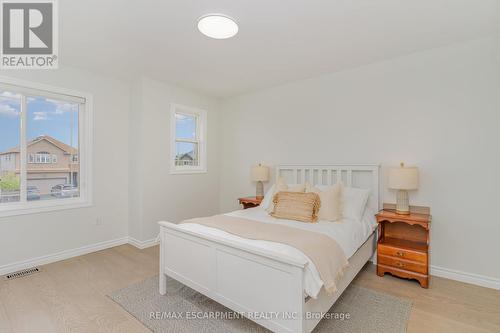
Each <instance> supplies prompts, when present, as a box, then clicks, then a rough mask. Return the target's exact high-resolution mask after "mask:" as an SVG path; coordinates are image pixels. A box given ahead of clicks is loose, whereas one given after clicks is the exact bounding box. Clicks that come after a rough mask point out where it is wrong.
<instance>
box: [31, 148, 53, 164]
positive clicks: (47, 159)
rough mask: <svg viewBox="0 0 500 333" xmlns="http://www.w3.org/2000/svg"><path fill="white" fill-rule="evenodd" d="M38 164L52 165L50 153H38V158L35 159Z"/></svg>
mask: <svg viewBox="0 0 500 333" xmlns="http://www.w3.org/2000/svg"><path fill="white" fill-rule="evenodd" d="M35 161H36V163H44V164H48V163H52V156H51V155H50V153H48V152H45V151H44V152H41V153H36V158H35Z"/></svg>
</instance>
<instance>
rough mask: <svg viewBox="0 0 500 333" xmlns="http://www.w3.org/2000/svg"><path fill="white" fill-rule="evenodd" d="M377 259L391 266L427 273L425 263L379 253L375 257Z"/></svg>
mask: <svg viewBox="0 0 500 333" xmlns="http://www.w3.org/2000/svg"><path fill="white" fill-rule="evenodd" d="M377 261H378V263H380V264H382V265H386V266H391V267H395V268H399V269H404V270H407V271H412V272H417V273H421V274H427V265H426V264H422V263H418V262H416V261H409V260H404V259H399V258H395V257H389V256H385V255H380V254H379V255H378V257H377Z"/></svg>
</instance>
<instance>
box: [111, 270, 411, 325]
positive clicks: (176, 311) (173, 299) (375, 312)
mask: <svg viewBox="0 0 500 333" xmlns="http://www.w3.org/2000/svg"><path fill="white" fill-rule="evenodd" d="M109 297H110V298H111V299H112V300H114V301H115V302H116V303H118V304H119V305H120V306H121V307H123V308H124V309H125V310H126V311H127V312H129V313H130V314H131V315H132V316H134V317H135V318H137V319H138V320H139V321H140V322H141V323H143V324H144V325H145V326H146V327H148V328H149V329H150V330H152V331H153V332H156V333H160V332H186V333H192V332H214V333H215V332H217V333H219V332H228V333H229V332H269V331H268V330H267V329H265V328H263V327H262V326H259V325H258V324H255V323H254V322H252V321H250V320H248V319H246V318H243V317H239V318H235V317H236V316H235V313H233V312H232V311H231V310H229V309H228V308H226V307H224V306H223V305H221V304H219V303H217V302H215V301H213V300H211V299H210V298H207V297H205V296H203V295H201V294H199V293H198V292H196V291H194V290H192V289H190V288H189V287H186V286H184V285H183V284H181V283H179V282H177V281H175V280H172V279H169V280H168V289H167V295H165V296H161V295H160V294H159V293H158V276H155V277H152V278H149V279H146V280H144V281H141V282H139V283H136V284H133V285H131V286H129V287H126V288H124V289H121V290H118V291H115V292H113V293H112V294H111V295H109ZM410 310H411V301H410V300H408V299H402V298H397V297H393V296H391V295H387V294H384V293H380V292H376V291H374V290H371V289H367V288H363V287H359V286H356V285H353V284H351V285H350V286H349V287H348V288H347V289H346V290H345V292H344V293H343V294H342V296H341V297H340V298H339V299H338V300H337V302H336V303H335V304H334V305H333V307H332V308H331V309H330V311H329V313H331V315H330V317H331V318H329V319H326V318H324V319H323V320H322V321H321V322H320V323H319V324H318V326H316V328H315V330H314V332H336V333H342V332H349V333H353V332H384V333H396V332H397V333H400V332H406V327H407V325H408V319H409V317H410ZM347 314H348V315H347ZM217 315H224V316H226V318H224V319H220V318H214V316H217ZM231 315H233V316H231ZM210 316H212V318H210Z"/></svg>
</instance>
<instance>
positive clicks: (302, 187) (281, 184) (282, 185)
mask: <svg viewBox="0 0 500 333" xmlns="http://www.w3.org/2000/svg"><path fill="white" fill-rule="evenodd" d="M305 191H306V184H298V185H294V186H288V184H287V183H286V181H285V179H284V178H283V177H280V178H278V181H277V182H276V186H275V187H274V193H273V200H271V203H270V204H269V207H268V208H267V212H268V213H269V214H271V213H272V212H273V211H274V196H275V195H276V193H279V192H305Z"/></svg>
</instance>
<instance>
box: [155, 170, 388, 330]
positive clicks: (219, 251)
mask: <svg viewBox="0 0 500 333" xmlns="http://www.w3.org/2000/svg"><path fill="white" fill-rule="evenodd" d="M378 173H379V167H378V166H377V165H280V166H278V167H277V168H276V177H279V176H282V177H284V178H285V179H287V181H288V182H289V183H302V182H304V181H308V182H310V183H312V184H314V185H330V184H334V183H336V182H337V181H338V180H342V181H343V182H344V184H346V185H347V186H353V187H359V188H369V189H371V190H372V192H371V196H370V199H369V202H368V205H369V206H370V207H371V208H372V209H373V210H374V211H377V210H378V209H379V186H378V182H379V176H378ZM159 224H160V226H161V228H160V229H161V232H160V237H161V238H160V239H161V245H160V285H159V287H160V294H161V295H165V294H166V292H167V275H168V276H170V277H171V278H173V279H175V280H177V281H179V282H181V283H183V284H185V285H186V286H189V287H191V288H193V289H194V290H196V291H198V292H199V293H201V294H204V295H206V296H207V297H209V298H211V299H213V300H215V301H217V302H219V303H221V304H223V305H225V306H227V307H228V308H230V309H232V310H234V311H236V312H241V313H242V314H243V315H245V316H247V317H248V318H249V319H251V320H253V321H255V322H256V323H258V324H260V325H262V326H264V327H266V328H268V329H270V330H271V331H274V332H306V333H309V332H311V331H312V330H313V329H314V327H315V326H316V325H317V324H318V323H319V321H320V320H321V318H322V314H324V313H326V312H327V311H328V310H329V309H330V308H331V306H332V305H333V304H334V303H335V301H336V300H337V299H338V298H339V297H340V295H341V294H342V292H343V291H344V290H345V289H346V288H347V286H348V285H349V284H350V283H351V281H352V280H353V279H354V277H355V276H356V274H357V273H358V272H359V271H360V270H361V268H362V267H363V266H364V264H365V263H366V262H367V261H368V260H369V259H370V258H371V257H372V255H373V254H374V252H375V249H376V247H375V242H376V237H375V233H374V234H372V235H371V236H370V238H369V239H368V240H367V241H366V242H365V244H363V245H362V246H361V247H360V248H359V249H358V251H357V252H356V253H355V254H354V255H353V256H352V257H351V258H349V264H350V266H349V268H348V269H347V271H346V272H345V273H344V276H343V278H342V279H341V280H340V281H339V283H338V286H337V288H338V291H337V292H336V293H335V294H333V295H328V294H327V293H326V292H325V290H324V289H322V290H321V292H320V294H319V295H318V297H317V299H313V298H310V297H304V286H303V281H304V268H305V266H306V265H307V262H306V261H298V260H295V259H292V258H288V259H284V258H281V257H275V256H273V255H270V254H268V253H265V252H263V251H262V250H260V249H259V248H255V247H252V246H249V245H242V244H239V243H238V242H233V241H228V240H226V239H222V238H219V237H216V236H205V235H199V234H196V233H193V232H190V231H186V230H182V229H180V228H178V227H177V225H176V224H174V223H169V222H164V221H162V222H159Z"/></svg>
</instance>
